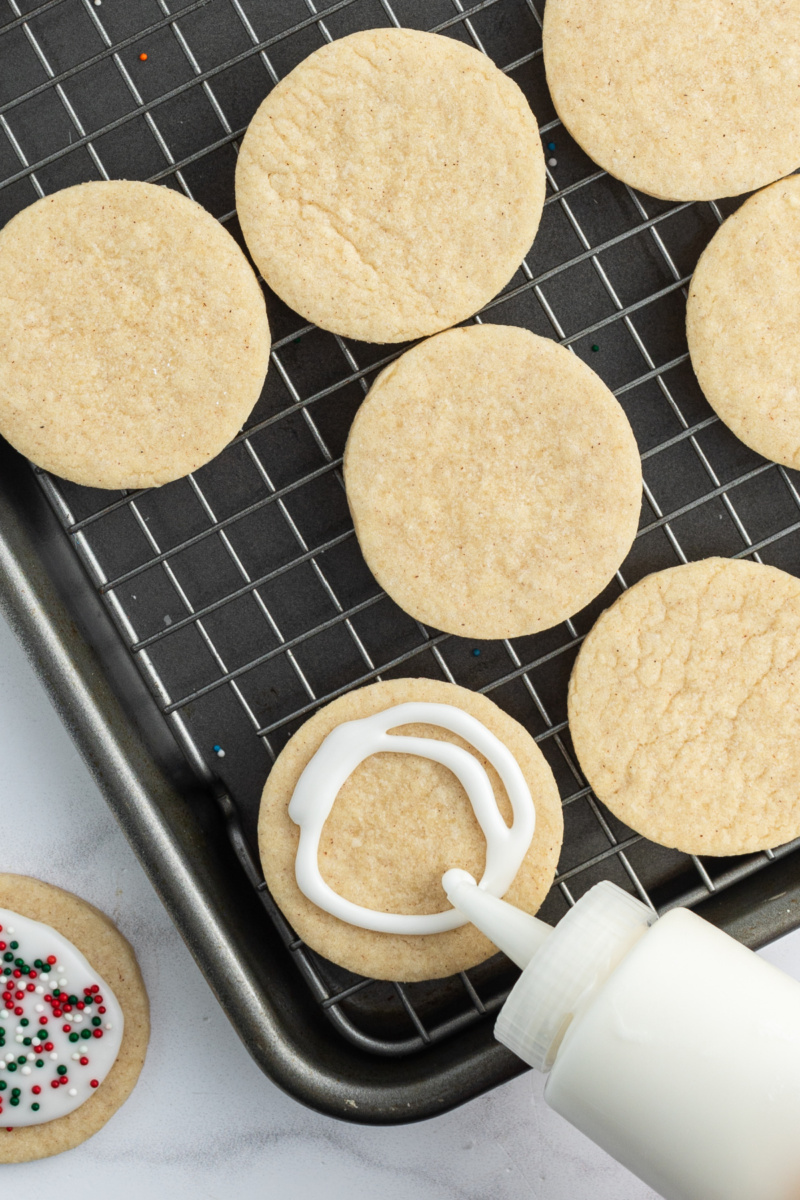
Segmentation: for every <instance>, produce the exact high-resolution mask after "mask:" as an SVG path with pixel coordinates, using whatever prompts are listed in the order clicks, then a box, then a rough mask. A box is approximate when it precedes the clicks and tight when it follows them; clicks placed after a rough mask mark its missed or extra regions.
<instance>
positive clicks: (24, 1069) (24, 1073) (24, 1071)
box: [20, 1067, 31, 1075]
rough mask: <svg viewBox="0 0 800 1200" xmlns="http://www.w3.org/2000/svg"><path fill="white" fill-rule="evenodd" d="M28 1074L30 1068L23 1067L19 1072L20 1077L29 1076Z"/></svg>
mask: <svg viewBox="0 0 800 1200" xmlns="http://www.w3.org/2000/svg"><path fill="white" fill-rule="evenodd" d="M30 1073H31V1069H30V1067H23V1068H22V1070H21V1071H20V1075H30Z"/></svg>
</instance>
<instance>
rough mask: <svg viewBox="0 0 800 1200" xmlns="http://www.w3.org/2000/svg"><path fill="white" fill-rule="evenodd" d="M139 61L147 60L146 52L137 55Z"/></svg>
mask: <svg viewBox="0 0 800 1200" xmlns="http://www.w3.org/2000/svg"><path fill="white" fill-rule="evenodd" d="M139 62H147V55H146V54H140V55H139Z"/></svg>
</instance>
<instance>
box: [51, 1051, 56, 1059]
mask: <svg viewBox="0 0 800 1200" xmlns="http://www.w3.org/2000/svg"><path fill="white" fill-rule="evenodd" d="M50 1057H51V1058H53V1059H56V1058H58V1051H57V1050H54V1051H53V1053H52V1054H51V1055H50Z"/></svg>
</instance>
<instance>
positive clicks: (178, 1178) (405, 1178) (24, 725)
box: [0, 618, 800, 1200]
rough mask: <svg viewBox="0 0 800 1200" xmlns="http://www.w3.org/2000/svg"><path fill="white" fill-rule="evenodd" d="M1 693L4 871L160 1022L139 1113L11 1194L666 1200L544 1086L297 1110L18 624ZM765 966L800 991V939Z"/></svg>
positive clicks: (4, 647) (125, 1113) (21, 1177)
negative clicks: (101, 945)
mask: <svg viewBox="0 0 800 1200" xmlns="http://www.w3.org/2000/svg"><path fill="white" fill-rule="evenodd" d="M0 680H2V687H0V755H2V759H1V760H0V761H2V764H3V771H2V788H0V869H3V870H9V871H16V872H19V873H21V874H29V875H35V876H38V877H39V878H42V879H46V880H48V881H49V882H51V883H55V884H58V885H59V886H61V887H64V888H68V889H69V890H71V891H74V892H76V893H77V894H78V895H81V896H84V897H85V898H86V899H87V900H90V901H92V903H94V904H96V905H98V906H99V907H100V908H102V909H104V910H105V911H106V912H107V913H109V915H111V916H112V917H113V918H114V920H115V921H116V922H117V923H118V925H119V927H120V929H121V930H122V931H123V933H124V934H125V935H126V936H127V937H128V938H129V939H130V941H131V942H132V943H133V946H134V948H135V950H136V953H137V954H138V956H139V961H140V962H141V965H142V970H143V972H144V977H145V980H146V983H147V987H148V990H149V993H150V1001H151V1005H152V1018H153V1032H152V1039H151V1043H150V1050H149V1053H148V1056H147V1062H146V1063H145V1067H144V1071H143V1072H142V1076H141V1079H140V1081H139V1084H138V1086H137V1087H136V1089H135V1091H134V1093H133V1095H132V1096H131V1098H130V1099H129V1100H128V1102H127V1103H126V1104H125V1106H124V1107H123V1108H122V1109H121V1110H120V1111H119V1112H118V1113H117V1115H116V1116H115V1117H113V1118H112V1120H111V1121H110V1122H109V1124H108V1125H106V1127H105V1128H104V1129H102V1130H101V1131H100V1133H98V1134H97V1135H96V1136H95V1137H94V1138H92V1139H90V1141H88V1142H85V1143H84V1144H83V1145H82V1146H79V1147H78V1148H77V1149H76V1150H73V1151H70V1152H69V1153H68V1154H64V1155H60V1156H58V1157H56V1158H51V1159H45V1160H43V1161H41V1162H34V1163H24V1164H20V1165H15V1166H4V1167H0V1180H2V1183H3V1185H5V1186H4V1187H3V1194H4V1195H11V1194H13V1195H14V1196H26V1195H36V1194H38V1195H46V1196H58V1197H59V1200H73V1198H75V1200H78V1197H80V1198H81V1200H83V1198H84V1197H86V1196H93V1197H95V1196H102V1195H103V1194H104V1193H105V1194H108V1195H111V1196H113V1197H114V1200H141V1198H142V1197H143V1196H152V1197H155V1200H161V1198H162V1197H169V1198H170V1200H206V1198H209V1200H211V1198H213V1200H229V1198H230V1197H231V1196H232V1195H238V1196H246V1195H250V1196H253V1197H275V1198H278V1197H291V1200H351V1198H356V1200H362V1198H363V1200H372V1198H373V1197H380V1200H485V1198H486V1197H492V1200H653V1197H654V1193H653V1192H652V1191H651V1190H650V1189H649V1188H647V1187H645V1186H644V1185H643V1184H642V1183H640V1182H639V1181H638V1180H636V1179H634V1178H633V1177H632V1176H631V1175H629V1174H628V1173H627V1172H626V1171H625V1170H623V1169H622V1168H621V1167H619V1166H618V1165H617V1164H616V1163H614V1162H613V1161H612V1160H611V1159H609V1158H608V1157H607V1156H606V1155H605V1154H604V1153H603V1152H602V1151H600V1150H598V1149H597V1148H596V1147H594V1146H593V1145H592V1144H591V1143H590V1142H589V1141H587V1140H586V1139H585V1138H584V1137H583V1136H582V1135H581V1134H579V1133H578V1132H577V1131H575V1130H573V1129H572V1128H571V1127H570V1126H569V1125H567V1124H566V1122H564V1121H562V1119H561V1118H560V1117H558V1116H557V1115H556V1114H555V1113H553V1112H551V1111H550V1110H549V1109H548V1108H547V1106H546V1105H545V1103H544V1101H543V1099H542V1081H541V1077H535V1076H534V1075H533V1074H532V1073H530V1074H528V1075H524V1076H522V1077H521V1078H519V1079H517V1080H515V1081H514V1082H512V1083H510V1084H507V1085H505V1086H504V1087H501V1088H499V1089H497V1090H496V1091H494V1092H491V1093H490V1094H488V1095H486V1096H482V1097H481V1098H479V1099H478V1100H474V1101H472V1102H471V1103H469V1104H466V1105H464V1106H463V1107H462V1108H460V1109H457V1110H456V1111H455V1112H452V1113H449V1114H446V1115H445V1116H442V1117H437V1118H435V1119H434V1120H431V1121H427V1122H425V1123H423V1124H418V1125H409V1126H405V1127H402V1128H391V1129H373V1128H365V1127H360V1126H356V1125H345V1124H343V1123H340V1122H337V1121H333V1120H331V1119H329V1118H327V1117H322V1116H319V1115H318V1114H316V1113H313V1112H310V1111H309V1110H307V1109H305V1108H302V1107H301V1106H300V1105H299V1104H297V1103H296V1102H295V1101H293V1100H291V1099H289V1098H288V1097H287V1096H285V1095H284V1094H283V1093H282V1092H280V1091H279V1090H278V1089H277V1088H276V1087H275V1086H274V1085H273V1084H272V1083H271V1082H270V1081H269V1080H268V1079H266V1078H265V1077H264V1076H263V1075H262V1074H261V1072H260V1071H259V1070H258V1069H257V1068H256V1067H255V1065H254V1064H253V1062H252V1061H251V1059H250V1057H249V1055H248V1054H247V1052H246V1051H245V1049H244V1047H243V1046H242V1045H241V1043H240V1042H239V1041H238V1039H237V1037H236V1035H235V1034H234V1033H233V1031H232V1029H231V1028H230V1026H229V1025H228V1023H227V1020H226V1019H225V1017H224V1016H223V1014H222V1012H221V1010H220V1009H219V1007H218V1006H217V1003H216V1001H215V1000H214V997H213V996H212V994H211V992H210V991H209V989H208V987H207V985H206V984H205V982H204V981H203V979H202V978H201V976H200V974H199V972H198V970H197V968H196V966H195V964H194V961H193V960H192V958H191V957H190V955H189V953H188V951H187V950H186V949H185V947H184V945H183V943H182V942H181V941H180V939H179V937H178V935H177V934H176V932H175V930H174V928H173V926H172V924H171V922H170V920H169V918H168V917H167V914H166V913H165V911H164V910H163V909H162V907H161V904H160V902H159V901H158V899H157V898H156V895H155V893H154V892H153V890H152V888H151V886H150V884H149V883H148V881H147V879H146V877H145V875H144V873H143V872H142V869H141V868H140V866H139V864H138V862H137V861H136V859H135V858H134V856H133V854H132V852H131V850H130V849H129V848H128V845H127V842H126V841H125V839H124V838H123V836H122V834H121V832H120V831H119V829H118V827H117V825H116V823H115V821H114V819H113V818H112V817H111V815H110V814H109V812H108V810H107V808H106V806H105V803H104V802H103V800H102V798H101V796H100V795H99V793H98V791H97V788H96V787H95V785H94V783H93V782H92V780H91V778H90V777H89V774H88V772H87V770H86V768H85V767H84V765H83V763H82V761H81V760H80V758H79V757H78V754H77V752H76V750H75V748H74V747H73V745H72V742H71V741H70V739H69V737H68V736H67V734H66V733H65V732H64V730H63V728H62V726H61V724H60V722H59V720H58V718H57V717H56V715H55V712H54V711H53V709H52V708H51V707H50V704H49V702H48V700H47V697H46V695H45V693H44V691H43V690H42V688H41V686H40V684H39V683H38V681H37V680H36V678H35V677H34V675H33V672H32V670H31V668H30V666H29V665H28V663H27V661H26V659H25V657H24V655H23V653H22V651H21V649H20V648H19V646H18V645H17V643H16V641H15V640H14V638H13V636H12V634H11V633H10V631H9V630H8V628H7V627H6V625H5V624H4V622H3V621H2V618H0ZM767 955H768V957H770V958H771V959H772V961H774V962H776V963H778V965H780V966H782V967H783V968H784V969H785V970H789V971H790V972H791V973H792V974H794V975H796V976H797V977H798V978H800V932H798V933H797V934H794V935H792V936H790V937H788V938H784V939H783V940H782V941H781V942H779V943H776V944H775V945H774V946H772V947H770V948H769V950H768V952H767ZM9 1187H10V1189H11V1190H10V1191H9ZM106 1189H108V1191H107V1192H106Z"/></svg>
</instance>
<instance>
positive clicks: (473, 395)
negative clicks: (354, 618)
mask: <svg viewBox="0 0 800 1200" xmlns="http://www.w3.org/2000/svg"><path fill="white" fill-rule="evenodd" d="M344 475H345V486H346V489H347V499H348V503H349V504H350V511H351V512H352V514H353V522H354V524H355V527H356V534H357V536H358V541H359V544H360V546H361V550H362V553H363V555H364V558H365V559H366V562H367V565H368V566H369V568H370V570H371V571H372V572H373V574H374V575H375V577H376V579H377V580H378V582H379V583H380V584H381V586H382V587H383V588H385V589H386V591H387V592H388V593H389V595H390V596H391V597H392V599H393V600H394V601H395V602H396V603H397V604H399V605H400V607H401V608H403V609H404V610H405V611H406V612H408V613H410V614H411V616H413V617H416V619H417V620H419V621H424V622H425V623H426V624H428V625H433V626H435V627H436V628H437V629H444V630H446V631H447V632H448V633H455V634H459V635H460V636H463V637H474V638H502V637H521V636H524V635H526V634H531V633H537V632H538V631H539V630H541V629H549V628H551V627H552V626H553V625H557V624H558V623H559V622H560V621H563V620H565V619H566V618H567V617H570V616H572V615H573V614H574V613H576V612H578V611H580V609H581V608H583V607H584V606H585V605H586V604H588V603H589V602H590V601H591V600H593V599H594V597H595V596H597V595H599V594H600V592H601V591H602V590H603V588H604V587H605V586H606V585H607V584H608V583H609V582H610V580H611V579H612V578H613V576H614V572H615V571H616V570H617V568H618V567H619V565H620V563H621V562H622V560H623V559H624V558H625V555H626V554H627V553H628V550H629V549H630V547H631V543H632V542H633V538H634V535H635V533H636V526H637V522H638V519H639V512H640V509H641V498H642V471H641V462H640V459H639V452H638V449H637V446H636V440H635V438H634V436H633V432H632V430H631V427H630V425H629V424H628V420H627V417H626V416H625V413H624V411H623V409H622V407H621V406H620V404H619V403H618V401H617V400H616V399H615V398H614V396H613V395H612V394H611V392H610V391H609V390H608V388H607V387H606V385H605V384H604V383H603V381H602V380H601V379H600V378H599V377H598V376H597V375H596V374H595V373H594V371H592V370H591V369H590V368H589V367H587V366H586V364H585V363H583V362H581V361H580V359H579V358H577V357H576V356H575V355H574V354H571V353H570V352H569V351H568V350H566V349H564V347H562V346H559V345H557V344H556V343H555V342H552V341H550V340H549V339H547V338H542V337H537V335H536V334H533V333H530V332H529V331H528V330H527V329H518V328H515V327H514V326H511V325H472V326H468V327H467V328H464V329H450V330H448V331H447V332H446V333H440V334H438V335H437V336H436V337H433V338H429V339H428V341H427V342H423V343H422V344H421V345H419V346H415V347H414V348H413V349H412V350H408V351H406V353H405V354H404V355H402V357H401V358H399V359H398V360H397V361H396V362H394V363H392V364H391V365H390V366H388V367H386V368H385V370H384V371H383V372H382V373H381V374H380V375H379V376H378V378H377V379H376V380H375V382H374V383H373V385H372V388H371V389H370V392H369V395H368V396H367V398H366V399H365V400H364V403H363V404H362V405H361V408H360V409H359V411H358V413H357V415H356V418H355V421H354V422H353V426H352V428H351V430H350V436H349V438H348V441H347V447H346V449H345V456H344Z"/></svg>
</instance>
